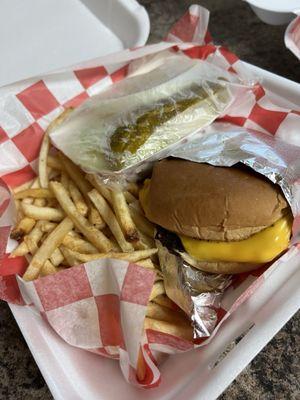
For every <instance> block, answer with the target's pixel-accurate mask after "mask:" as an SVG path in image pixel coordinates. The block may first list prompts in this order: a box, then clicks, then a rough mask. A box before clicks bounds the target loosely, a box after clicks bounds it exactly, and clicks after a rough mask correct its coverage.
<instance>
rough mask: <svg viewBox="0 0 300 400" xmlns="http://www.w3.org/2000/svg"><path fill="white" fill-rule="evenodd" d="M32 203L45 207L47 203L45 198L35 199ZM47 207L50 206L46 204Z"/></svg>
mask: <svg viewBox="0 0 300 400" xmlns="http://www.w3.org/2000/svg"><path fill="white" fill-rule="evenodd" d="M52 200H54V199H52ZM33 204H34V205H35V206H37V207H45V205H46V204H47V200H46V199H35V200H34V202H33ZM48 207H50V206H49V205H48Z"/></svg>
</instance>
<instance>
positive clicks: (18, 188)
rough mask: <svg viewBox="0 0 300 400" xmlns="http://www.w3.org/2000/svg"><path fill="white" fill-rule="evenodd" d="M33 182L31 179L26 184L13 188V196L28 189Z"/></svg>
mask: <svg viewBox="0 0 300 400" xmlns="http://www.w3.org/2000/svg"><path fill="white" fill-rule="evenodd" d="M33 182H34V179H31V180H30V181H28V182H25V183H22V185H19V186H16V187H15V188H13V189H12V192H13V194H16V193H18V192H21V191H22V190H25V189H28V188H30V187H31V185H32V184H33Z"/></svg>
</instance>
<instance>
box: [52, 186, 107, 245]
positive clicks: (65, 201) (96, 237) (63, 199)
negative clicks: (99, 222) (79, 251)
mask: <svg viewBox="0 0 300 400" xmlns="http://www.w3.org/2000/svg"><path fill="white" fill-rule="evenodd" d="M50 187H51V189H52V190H53V192H54V194H55V196H56V198H57V200H58V202H59V204H60V205H61V207H62V209H63V210H64V211H65V213H66V214H67V215H68V216H69V217H70V218H71V219H72V221H73V222H74V225H75V226H76V227H77V228H78V229H79V230H80V232H81V233H82V234H83V235H84V236H85V237H86V238H87V239H88V240H89V241H90V242H91V243H92V244H93V245H94V246H95V247H97V249H99V250H100V251H105V252H108V251H110V250H111V248H112V243H111V241H110V240H109V239H108V238H107V237H106V236H105V235H104V234H103V233H102V232H101V231H98V230H97V229H96V228H95V227H94V226H93V225H92V224H90V223H89V221H88V220H87V219H86V218H85V217H83V216H82V215H81V214H80V213H79V212H78V211H77V209H76V207H75V205H74V203H73V202H72V200H71V198H70V196H69V194H68V192H67V191H66V189H65V188H64V187H63V186H62V184H61V183H59V182H50Z"/></svg>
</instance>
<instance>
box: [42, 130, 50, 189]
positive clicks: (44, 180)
mask: <svg viewBox="0 0 300 400" xmlns="http://www.w3.org/2000/svg"><path fill="white" fill-rule="evenodd" d="M49 147H50V139H49V130H47V131H46V132H45V134H44V138H43V141H42V145H41V149H40V155H39V180H40V185H41V187H42V188H47V187H48V183H49V178H48V170H47V157H48V152H49Z"/></svg>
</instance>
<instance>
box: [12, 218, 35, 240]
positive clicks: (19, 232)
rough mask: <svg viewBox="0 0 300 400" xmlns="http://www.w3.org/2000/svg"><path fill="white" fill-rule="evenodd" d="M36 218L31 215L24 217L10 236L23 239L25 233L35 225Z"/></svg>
mask: <svg viewBox="0 0 300 400" xmlns="http://www.w3.org/2000/svg"><path fill="white" fill-rule="evenodd" d="M35 223H36V220H35V219H33V218H29V217H24V218H22V219H21V220H20V222H19V223H18V225H17V226H16V227H15V228H14V229H13V230H12V231H11V234H10V237H11V238H12V239H15V240H18V241H19V240H21V239H22V238H23V237H24V235H26V234H27V233H29V232H30V231H31V229H32V228H33V227H34V225H35Z"/></svg>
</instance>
